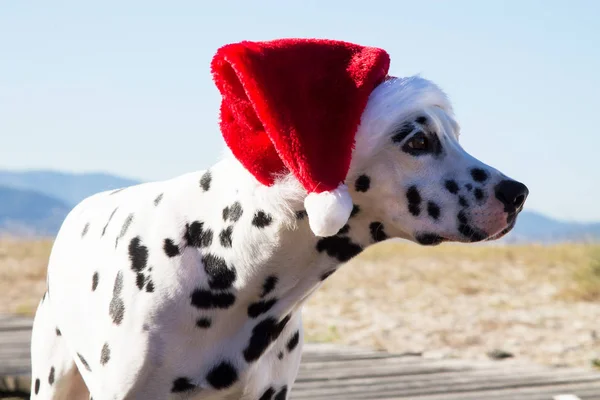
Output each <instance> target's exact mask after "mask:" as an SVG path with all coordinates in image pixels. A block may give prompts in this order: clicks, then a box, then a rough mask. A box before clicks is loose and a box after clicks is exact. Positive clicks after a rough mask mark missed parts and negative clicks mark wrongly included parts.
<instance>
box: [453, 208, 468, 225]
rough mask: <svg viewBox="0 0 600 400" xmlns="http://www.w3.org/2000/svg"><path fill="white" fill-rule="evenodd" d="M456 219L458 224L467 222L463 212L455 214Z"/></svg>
mask: <svg viewBox="0 0 600 400" xmlns="http://www.w3.org/2000/svg"><path fill="white" fill-rule="evenodd" d="M456 218H457V219H458V223H460V224H466V223H467V222H468V219H467V215H466V214H465V212H464V211H460V212H459V213H458V214H456Z"/></svg>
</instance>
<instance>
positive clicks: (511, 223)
mask: <svg viewBox="0 0 600 400" xmlns="http://www.w3.org/2000/svg"><path fill="white" fill-rule="evenodd" d="M520 211H521V209H519V210H516V211H514V212H511V213H509V214H508V216H507V218H506V225H505V226H504V227H503V228H502V229H500V230H498V231H495V232H494V233H491V234H490V233H488V232H486V231H484V230H483V229H480V228H478V227H477V226H476V225H474V224H472V223H471V221H470V220H469V219H468V218H467V217H466V215H465V214H464V213H459V214H458V229H457V230H458V233H459V234H458V235H448V234H440V233H434V232H419V233H417V234H415V235H414V241H415V242H416V243H418V244H421V245H425V246H436V245H439V244H441V243H444V242H458V243H477V242H483V241H486V242H489V241H494V240H498V239H500V238H502V237H504V236H506V235H507V234H508V233H509V232H510V231H512V229H513V228H514V227H515V224H516V222H517V216H518V214H519V213H520Z"/></svg>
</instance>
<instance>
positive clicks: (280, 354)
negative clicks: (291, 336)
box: [277, 351, 283, 360]
mask: <svg viewBox="0 0 600 400" xmlns="http://www.w3.org/2000/svg"><path fill="white" fill-rule="evenodd" d="M277 358H279V359H280V360H283V351H280V352H279V354H277Z"/></svg>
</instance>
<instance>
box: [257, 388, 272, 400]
mask: <svg viewBox="0 0 600 400" xmlns="http://www.w3.org/2000/svg"><path fill="white" fill-rule="evenodd" d="M274 394H275V389H273V388H272V387H270V388H268V389H267V390H265V391H264V393H263V394H262V396H260V398H259V399H258V400H273V395H274Z"/></svg>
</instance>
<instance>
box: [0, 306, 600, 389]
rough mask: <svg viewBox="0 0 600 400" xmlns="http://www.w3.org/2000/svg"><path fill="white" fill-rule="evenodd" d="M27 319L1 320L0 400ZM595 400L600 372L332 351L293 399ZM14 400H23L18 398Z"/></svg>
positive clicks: (310, 368) (311, 358)
mask: <svg viewBox="0 0 600 400" xmlns="http://www.w3.org/2000/svg"><path fill="white" fill-rule="evenodd" d="M30 336H31V320H30V319H28V318H22V317H17V318H12V317H7V316H0V398H3V397H6V396H7V395H8V394H7V393H8V392H13V391H22V392H28V391H29V386H30V382H31V378H30V376H29V374H30V359H29V356H30V348H29V346H30ZM560 394H565V395H566V394H572V395H576V396H578V397H579V400H600V373H599V372H597V371H593V370H588V369H582V368H548V367H544V366H540V365H529V364H525V363H520V362H518V361H514V360H504V361H502V362H498V361H465V360H437V359H427V358H424V357H421V356H419V355H417V354H388V353H385V352H381V351H374V350H371V349H365V348H354V347H347V346H346V347H344V346H339V345H331V344H312V343H311V344H306V345H305V346H304V351H303V356H302V363H301V365H300V370H299V376H298V379H297V381H296V384H295V385H294V388H293V390H292V392H291V397H290V398H291V399H292V400H308V399H310V400H325V399H326V400H359V399H360V400H408V399H414V400H475V399H478V400H484V399H485V400H509V399H510V400H520V399H523V400H553V398H554V396H557V395H560ZM20 398H26V396H25V395H23V393H21V397H20Z"/></svg>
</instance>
